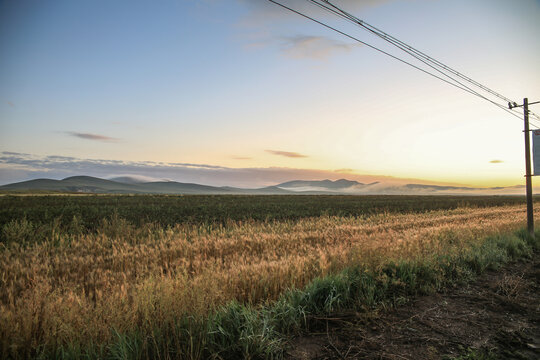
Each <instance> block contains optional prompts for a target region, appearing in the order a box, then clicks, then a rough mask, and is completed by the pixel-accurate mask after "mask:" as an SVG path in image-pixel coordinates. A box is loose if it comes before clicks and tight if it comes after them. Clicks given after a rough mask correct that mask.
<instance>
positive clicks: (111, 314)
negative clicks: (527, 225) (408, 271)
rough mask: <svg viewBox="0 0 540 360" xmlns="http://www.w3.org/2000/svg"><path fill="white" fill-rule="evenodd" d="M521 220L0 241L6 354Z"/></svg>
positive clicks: (320, 224) (93, 335) (519, 211)
mask: <svg viewBox="0 0 540 360" xmlns="http://www.w3.org/2000/svg"><path fill="white" fill-rule="evenodd" d="M524 218H525V209H524V207H523V206H516V205H511V206H497V207H488V208H458V209H455V210H444V211H431V212H426V213H422V214H378V215H372V216H364V217H360V218H356V217H328V216H323V217H314V218H306V219H301V220H296V221H281V222H255V221H252V222H244V223H242V222H236V223H232V222H231V223H229V224H227V225H224V226H214V227H206V228H200V227H196V226H188V225H177V226H176V227H172V228H168V229H162V228H159V227H156V226H155V225H148V226H142V227H133V226H130V225H129V224H127V223H125V222H123V221H122V220H121V219H113V220H112V221H111V222H109V223H108V226H104V228H103V229H102V230H101V231H99V232H98V233H97V234H87V235H78V236H74V235H62V234H57V235H56V236H55V238H54V239H51V241H48V242H42V243H35V244H31V245H29V246H21V245H19V244H17V243H12V244H8V245H2V246H3V249H2V252H1V257H0V275H1V277H0V314H1V315H0V316H1V317H0V329H1V330H0V332H1V333H0V338H1V339H2V341H3V342H4V344H3V345H4V348H6V346H7V347H22V346H34V347H35V346H39V345H41V344H47V343H51V342H54V343H70V342H76V343H85V342H88V341H92V342H104V343H106V342H107V341H108V340H109V338H110V336H111V331H110V329H111V328H114V329H117V330H118V331H124V330H128V329H130V328H132V327H134V326H136V327H138V328H143V329H144V328H147V327H148V328H152V326H153V325H155V324H157V323H160V322H166V321H168V320H170V319H172V318H175V317H181V316H184V315H186V314H206V313H208V312H209V311H211V310H213V309H215V308H216V307H218V306H220V305H223V304H225V303H227V302H228V301H230V300H233V299H236V300H239V301H241V302H247V303H252V304H256V303H264V302H267V301H271V300H272V299H275V298H277V296H278V295H279V294H280V293H282V292H283V291H284V290H286V289H288V288H293V287H297V288H298V287H302V286H304V285H306V284H307V283H308V282H309V281H311V280H312V279H314V278H315V277H320V276H324V275H327V274H330V273H336V272H338V271H340V270H342V269H344V268H346V267H348V266H351V265H353V264H363V265H365V266H369V267H377V266H378V265H379V264H380V263H382V262H383V261H388V259H398V258H406V259H410V258H416V257H422V256H424V255H428V254H434V253H437V252H439V251H442V250H441V249H443V248H444V249H445V251H446V252H448V249H449V248H452V249H454V251H460V249H462V248H464V247H466V246H468V245H470V244H473V243H474V242H475V241H478V240H479V239H481V238H484V237H485V236H487V235H491V234H496V233H503V232H508V231H511V230H514V229H517V228H518V227H520V226H522V225H523V222H524Z"/></svg>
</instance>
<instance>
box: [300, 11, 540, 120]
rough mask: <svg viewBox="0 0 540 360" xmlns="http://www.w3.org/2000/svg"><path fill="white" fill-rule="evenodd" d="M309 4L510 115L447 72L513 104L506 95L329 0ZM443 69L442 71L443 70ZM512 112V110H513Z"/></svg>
mask: <svg viewBox="0 0 540 360" xmlns="http://www.w3.org/2000/svg"><path fill="white" fill-rule="evenodd" d="M308 1H309V2H311V3H313V4H315V5H317V6H319V7H320V8H322V9H324V10H326V11H328V12H330V13H332V14H334V15H336V16H338V17H340V18H342V19H345V20H347V21H349V22H351V23H353V24H355V25H358V26H360V27H362V28H363V29H364V30H367V31H368V32H370V33H372V34H375V35H376V36H378V37H380V38H382V39H383V40H385V41H387V42H389V43H390V44H392V45H394V46H396V47H397V48H399V49H400V50H402V51H404V52H406V53H407V54H409V55H411V56H412V57H414V58H415V59H417V60H418V61H420V62H422V63H424V64H425V65H427V66H428V67H430V68H432V69H433V70H435V71H437V72H438V73H440V74H441V75H443V76H445V77H447V78H448V79H450V80H452V81H454V82H455V83H457V84H459V85H461V87H463V88H466V89H467V90H469V91H468V92H469V93H471V94H472V95H475V96H478V97H479V98H481V99H484V100H486V101H488V102H490V103H492V104H493V105H495V106H497V107H499V108H501V109H502V110H504V111H506V112H508V113H510V112H509V111H508V109H507V107H506V106H504V105H501V104H499V103H496V102H495V101H493V100H491V99H489V98H487V97H485V96H484V95H482V94H480V93H479V92H477V91H475V90H474V89H472V88H471V87H469V86H467V85H465V84H463V83H462V82H461V81H459V80H457V79H456V78H454V77H452V76H451V75H449V74H448V73H446V72H445V71H447V72H449V73H451V74H453V75H455V76H458V77H459V78H460V79H462V80H464V81H467V82H469V83H470V84H472V85H474V86H477V87H478V88H480V89H482V90H484V91H486V92H488V93H490V94H492V95H494V96H496V97H498V98H499V99H502V100H504V101H505V102H507V103H512V102H513V101H512V100H510V99H509V98H507V97H506V96H504V95H501V94H500V93H498V92H496V91H494V90H492V89H490V88H488V87H487V86H485V85H482V84H480V83H479V82H477V81H475V80H473V79H471V78H470V77H468V76H466V75H464V74H462V73H460V72H459V71H457V70H454V69H452V68H451V67H450V66H448V65H446V64H444V63H442V62H440V61H438V60H436V59H434V58H433V57H431V56H429V55H427V54H425V53H423V52H421V51H420V50H417V49H415V48H414V47H412V46H411V45H408V44H406V43H404V42H403V41H401V40H399V39H397V38H395V37H393V36H392V35H389V34H388V33H386V32H384V31H382V30H380V29H377V28H376V27H375V26H373V25H370V24H368V23H367V22H365V21H363V20H360V19H359V18H357V17H356V16H354V15H352V14H350V13H348V12H346V11H344V10H342V9H341V8H339V7H337V6H336V5H334V4H332V3H331V2H330V1H329V0H308ZM441 69H442V70H441ZM511 110H512V109H511ZM513 113H514V114H513V115H514V116H516V117H519V118H520V119H521V118H522V116H523V115H522V114H521V113H519V112H517V111H515V110H514V111H513ZM516 114H519V115H516ZM529 115H531V116H534V117H535V118H536V119H538V120H540V117H539V116H538V115H536V114H534V113H532V112H530V113H529ZM535 126H537V127H538V125H536V124H535Z"/></svg>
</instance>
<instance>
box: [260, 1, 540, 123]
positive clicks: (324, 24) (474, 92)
mask: <svg viewBox="0 0 540 360" xmlns="http://www.w3.org/2000/svg"><path fill="white" fill-rule="evenodd" d="M268 1H270V2H271V3H274V4H276V5H278V6H280V7H282V8H284V9H286V10H289V11H291V12H293V13H295V14H297V15H300V16H302V17H304V18H306V19H308V20H311V21H313V22H315V23H317V24H319V25H321V26H324V27H326V28H328V29H330V30H332V31H334V32H337V33H338V34H341V35H343V36H345V37H347V38H349V39H351V40H354V41H356V42H358V43H360V44H362V45H365V46H367V47H369V48H371V49H373V50H376V51H378V52H380V53H382V54H384V55H387V56H389V57H391V58H393V59H395V60H398V61H400V62H402V63H404V64H406V65H409V66H410V67H412V68H414V69H416V70H419V71H421V72H423V73H425V74H428V75H430V76H432V77H434V78H436V79H439V80H441V81H443V82H445V83H447V84H449V85H452V86H454V87H456V88H458V89H461V90H463V91H465V92H468V93H470V94H472V95H475V96H478V97H480V98H482V99H484V100H486V101H489V102H490V103H492V104H494V105H495V106H497V107H499V108H500V109H502V110H504V111H506V112H507V113H509V114H510V115H512V116H514V117H516V118H518V119H519V120H520V121H521V119H522V118H521V116H520V115H518V113H516V112H515V111H511V110H509V109H507V108H506V106H504V105H501V104H498V103H496V102H494V101H492V100H490V99H488V98H486V97H485V96H483V95H481V94H479V93H478V92H476V91H474V90H472V89H470V88H468V87H467V86H465V85H463V84H461V83H460V82H459V81H457V80H456V79H453V78H451V77H450V78H451V79H452V80H453V81H455V82H457V83H458V84H460V85H458V84H455V83H453V82H451V81H448V80H446V79H444V78H442V77H440V76H438V75H436V74H433V73H431V72H429V71H427V70H425V69H422V68H421V67H418V66H416V65H414V64H412V63H410V62H408V61H406V60H403V59H401V58H399V57H397V56H395V55H392V54H390V53H388V52H386V51H384V50H382V49H379V48H378V47H376V46H373V45H371V44H368V43H366V42H365V41H362V40H360V39H358V38H356V37H354V36H352V35H349V34H347V33H345V32H343V31H341V30H339V29H337V28H335V27H333V26H330V25H328V24H326V23H324V22H322V21H319V20H317V19H315V18H313V17H311V16H309V15H306V14H304V13H302V12H300V11H298V10H295V9H293V8H291V7H289V6H286V5H284V4H282V3H280V2H278V1H275V0H268ZM308 1H311V2H313V3H316V4H317V5H319V6H322V7H325V6H324V5H322V4H319V3H317V2H316V1H313V0H308ZM341 17H343V16H341ZM411 55H412V54H411ZM417 59H418V58H417ZM424 63H425V62H424ZM427 65H428V66H431V65H429V64H427ZM431 67H432V68H433V66H431ZM435 70H437V71H439V70H438V69H435ZM439 72H440V71H439ZM443 75H444V76H447V77H449V75H447V74H444V73H443ZM534 125H535V126H536V127H538V128H540V125H536V124H534Z"/></svg>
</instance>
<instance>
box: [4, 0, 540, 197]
mask: <svg viewBox="0 0 540 360" xmlns="http://www.w3.org/2000/svg"><path fill="white" fill-rule="evenodd" d="M283 2H284V3H287V4H289V5H291V6H293V7H295V8H297V9H300V10H302V11H304V12H306V13H309V14H311V15H313V16H316V17H318V18H320V19H323V20H325V21H328V22H330V23H331V24H334V25H336V26H340V28H342V29H344V30H346V31H350V32H351V33H354V35H355V36H358V37H359V38H361V39H362V40H364V41H367V42H369V43H372V44H374V45H377V46H381V47H383V48H384V49H385V50H388V51H392V52H393V53H395V54H398V55H399V56H401V57H404V56H405V55H402V54H399V53H398V52H396V51H395V50H392V49H391V48H389V47H388V46H387V45H385V44H384V43H382V42H381V41H377V39H375V38H374V37H373V36H371V35H370V34H368V33H367V32H363V31H362V30H361V29H359V28H356V27H353V26H350V25H347V24H344V23H342V22H340V21H337V20H334V19H332V18H330V17H328V16H327V15H325V14H322V13H321V12H320V11H319V10H318V9H316V8H314V7H313V6H310V5H309V4H308V2H307V1H303V0H288V1H287V0H284V1H283ZM335 3H336V4H338V5H341V6H342V7H343V8H345V9H346V10H349V11H351V12H352V13H354V14H355V15H356V16H358V17H360V18H362V19H364V20H365V21H367V22H369V23H371V24H373V25H375V26H377V27H379V28H381V29H383V30H385V31H386V32H388V33H390V34H392V35H394V36H396V37H398V38H399V39H401V40H403V41H405V42H408V43H410V44H411V45H413V46H415V47H417V48H419V49H420V50H422V51H425V52H426V53H428V54H430V55H431V56H434V57H435V58H437V59H439V60H441V61H443V62H445V63H447V64H449V65H450V66H452V67H454V68H456V69H458V70H460V71H462V72H464V73H465V74H467V75H468V76H471V77H472V78H474V79H475V80H477V81H480V82H482V83H484V84H486V85H488V86H489V87H491V88H493V89H495V90H497V91H499V92H501V93H502V94H504V95H506V96H508V97H510V98H512V99H515V100H516V101H519V100H520V99H522V98H523V97H525V96H528V97H530V98H531V101H532V100H540V81H539V80H540V68H539V67H538V65H537V64H538V63H539V60H540V42H539V41H538V39H537V36H538V34H540V22H539V21H538V19H540V1H537V0H520V1H518V2H508V1H502V0H495V1H494V0H475V1H465V0H459V1H443V0H395V1H391V0H387V1H377V0H371V1H364V2H360V1H347V0H342V1H339V0H336V1H335ZM517 3H519V6H518V5H517ZM0 54H1V55H0V152H3V154H2V156H0V183H7V182H12V181H19V180H26V179H29V178H35V177H43V176H47V177H51V178H61V177H64V176H69V175H77V174H81V172H85V173H84V174H85V175H100V176H103V177H107V176H115V175H125V174H138V175H145V176H150V177H152V176H155V177H157V178H162V177H164V176H165V175H163V174H161V173H159V174H158V173H156V172H155V168H152V167H151V166H148V167H144V166H138V167H137V168H136V169H134V168H133V167H130V166H127V165H126V167H122V166H120V165H119V166H118V167H116V168H114V169H111V168H104V167H103V166H102V167H100V164H104V163H107V162H111V161H113V162H115V164H133V163H137V164H143V162H153V163H161V164H162V165H163V166H169V165H170V166H171V171H168V172H167V173H166V177H167V178H170V179H173V180H178V181H187V180H189V179H192V178H197V176H199V175H200V174H199V173H197V172H196V171H199V170H197V169H201V168H204V167H205V166H216V167H221V168H224V169H228V171H229V172H230V173H231V174H232V175H230V176H228V177H227V178H226V179H224V178H220V177H219V176H213V177H212V176H210V177H209V176H205V177H199V179H202V180H201V181H203V182H204V183H208V184H213V185H243V186H248V185H254V186H258V185H270V184H271V183H274V182H276V181H277V180H283V181H285V180H291V179H292V178H296V177H299V178H300V177H301V178H306V177H311V178H315V177H317V178H340V177H347V178H351V179H352V178H355V179H363V178H366V177H369V178H370V179H371V178H378V177H379V178H384V177H387V176H390V177H394V178H397V179H401V178H403V179H410V178H415V179H422V180H425V181H427V182H438V183H452V184H456V183H460V184H468V185H475V186H495V185H503V186H506V185H515V184H521V183H522V182H523V172H524V170H523V144H522V143H523V134H522V132H521V130H522V122H520V121H519V119H515V118H513V117H511V116H509V115H508V114H506V113H505V112H503V111H501V110H500V109H497V108H496V107H494V106H493V105H490V104H489V103H487V102H484V101H481V100H479V99H477V98H475V97H472V96H471V95H468V94H465V93H463V92H462V91H460V90H456V89H454V88H452V87H450V86H448V85H446V84H443V83H441V82H440V81H438V80H435V79H432V78H430V77H428V76H426V75H424V74H422V73H420V72H418V71H416V70H414V69H410V68H408V67H406V66H405V65H403V64H400V63H398V62H396V61H395V60H393V59H390V58H388V57H385V56H383V55H381V54H378V53H376V52H374V51H373V50H371V49H369V48H367V47H365V46H361V45H358V44H355V43H354V42H352V41H351V40H350V39H347V38H344V37H342V36H340V35H338V34H334V33H331V32H329V31H328V30H327V29H324V28H322V27H321V26H319V25H317V24H313V23H310V22H308V21H307V20H305V19H302V18H300V17H298V16H295V15H294V14H290V13H288V12H286V11H284V10H283V9H280V8H279V7H277V6H275V5H272V4H270V3H269V2H267V1H263V0H258V1H257V0H252V1H247V0H242V1H241V0H236V1H233V0H229V1H226V0H207V1H179V0H177V1H173V0H167V1H159V2H155V1H153V2H151V1H123V0H117V1H56V0H55V1H24V0H23V1H21V0H17V1H15V0H5V1H2V2H0ZM533 110H534V108H533ZM536 112H537V113H540V109H539V110H537V111H536ZM13 153H18V154H19V155H13ZM20 154H25V155H20ZM54 156H57V157H64V160H62V161H61V162H59V161H56V162H54V161H52V159H55V158H53V157H54ZM29 159H32V161H30V162H29V161H28V160H29ZM56 159H59V158H56ZM66 159H71V160H66ZM87 160H90V161H91V163H92V164H93V165H92V166H91V167H83V168H81V167H80V164H81V163H84V162H85V161H87ZM494 160H498V161H496V162H494ZM178 163H180V164H198V165H200V166H197V167H193V166H191V167H190V166H188V168H189V169H190V171H191V172H190V174H192V175H189V176H188V175H186V171H187V170H186V169H183V168H182V169H183V170H182V171H180V170H179V169H178V166H179V165H171V164H178ZM70 164H71V165H72V168H70ZM180 166H181V165H180ZM174 169H176V170H174ZM261 169H262V173H259V172H260V171H261ZM184 170H186V171H184ZM109 171H112V172H114V173H110V174H109V175H108V172H109ZM258 171H259V172H258ZM246 172H248V173H254V172H255V173H257V174H259V175H257V176H254V177H253V176H246ZM268 173H272V174H274V175H272V176H269V175H263V174H268ZM234 174H237V176H236V177H235V176H234ZM201 176H202V175H201ZM188 178H189V179H188Z"/></svg>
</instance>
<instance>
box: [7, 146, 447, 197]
mask: <svg viewBox="0 0 540 360" xmlns="http://www.w3.org/2000/svg"><path fill="white" fill-rule="evenodd" d="M293 154H296V153H293ZM280 155H281V156H287V155H282V154H280ZM297 155H300V154H297ZM0 170H1V171H0V184H1V185H4V184H8V183H13V182H19V181H26V180H32V179H38V178H50V179H63V178H65V177H69V176H77V175H88V176H95V177H101V178H112V177H117V176H144V177H148V178H153V179H168V180H173V181H178V182H192V183H198V184H203V185H211V186H234V187H244V188H257V187H264V186H271V185H276V184H279V183H283V182H286V181H291V180H323V179H330V180H338V179H341V178H343V177H344V173H343V169H339V170H336V171H333V170H320V169H296V168H283V167H266V168H261V167H259V168H255V167H254V168H229V167H224V166H218V165H209V164H193V163H182V162H176V163H166V162H155V161H122V160H104V159H81V158H76V157H71V156H59V155H50V156H38V155H32V154H26V153H18V152H10V151H4V152H0ZM347 170H349V169H347ZM346 177H347V179H349V180H356V181H359V182H362V183H372V182H375V181H381V180H384V181H389V182H395V183H401V184H403V183H407V182H411V181H414V182H415V183H418V184H422V183H423V184H435V183H437V182H433V181H425V180H419V179H400V178H395V177H391V176H376V175H359V174H351V173H348V174H346ZM439 184H444V185H449V184H448V183H439Z"/></svg>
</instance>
